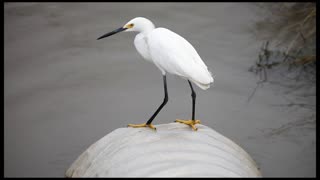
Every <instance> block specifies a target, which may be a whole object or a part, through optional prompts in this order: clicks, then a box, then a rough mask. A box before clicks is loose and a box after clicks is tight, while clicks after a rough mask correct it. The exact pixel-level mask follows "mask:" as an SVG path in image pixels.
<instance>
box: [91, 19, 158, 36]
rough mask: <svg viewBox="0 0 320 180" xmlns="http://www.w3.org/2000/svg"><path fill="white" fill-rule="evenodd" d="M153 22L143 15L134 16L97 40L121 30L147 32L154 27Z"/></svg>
mask: <svg viewBox="0 0 320 180" xmlns="http://www.w3.org/2000/svg"><path fill="white" fill-rule="evenodd" d="M154 28H155V26H154V24H153V23H152V22H151V21H150V20H149V19H147V18H144V17H136V18H134V19H132V20H130V21H129V22H127V23H126V24H125V25H124V26H122V27H120V28H118V29H116V30H114V31H111V32H109V33H107V34H104V35H103V36H101V37H99V38H98V39H97V40H99V39H102V38H105V37H108V36H111V35H114V34H117V33H119V32H122V31H135V32H148V31H150V30H152V29H154Z"/></svg>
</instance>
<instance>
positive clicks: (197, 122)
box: [175, 119, 201, 131]
mask: <svg viewBox="0 0 320 180" xmlns="http://www.w3.org/2000/svg"><path fill="white" fill-rule="evenodd" d="M175 122H179V123H183V124H186V125H189V126H190V127H191V128H192V129H193V130H194V131H197V130H198V128H196V126H195V125H196V124H200V123H201V121H200V120H182V119H176V120H175Z"/></svg>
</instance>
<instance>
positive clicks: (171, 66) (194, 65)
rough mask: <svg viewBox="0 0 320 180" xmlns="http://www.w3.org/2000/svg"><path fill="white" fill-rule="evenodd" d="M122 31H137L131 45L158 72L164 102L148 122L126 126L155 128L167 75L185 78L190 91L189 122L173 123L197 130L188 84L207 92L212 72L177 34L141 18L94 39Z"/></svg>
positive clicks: (194, 99) (194, 95)
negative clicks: (161, 83)
mask: <svg viewBox="0 0 320 180" xmlns="http://www.w3.org/2000/svg"><path fill="white" fill-rule="evenodd" d="M122 31H135V32H138V34H137V35H136V37H135V39H134V45H135V47H136V49H137V51H138V52H139V53H140V54H141V56H142V57H143V58H144V59H145V60H147V61H151V62H153V63H154V64H155V65H156V66H157V67H158V68H159V69H160V71H161V73H162V76H163V84H164V100H163V102H162V104H161V105H160V106H159V107H158V109H157V110H156V111H155V112H154V114H153V115H152V116H151V117H150V119H149V120H148V121H147V122H146V123H144V124H129V125H128V126H129V127H150V128H152V129H155V127H154V126H153V125H152V124H151V122H152V121H153V119H154V118H155V117H156V116H157V114H158V113H159V112H160V110H161V109H162V108H163V106H164V105H165V104H166V103H167V102H168V91H167V80H166V73H170V74H175V75H178V76H180V77H182V78H184V79H186V80H187V81H188V83H189V86H190V88H191V92H192V93H191V97H192V119H191V120H181V119H177V120H176V121H175V122H179V123H184V124H187V125H189V126H191V128H192V129H193V130H195V131H196V130H197V128H196V127H195V125H196V124H199V123H200V120H195V102H196V93H195V91H194V89H193V87H192V84H191V82H193V83H194V84H196V85H197V86H199V87H200V88H201V89H203V90H206V89H208V88H209V87H210V84H211V83H213V78H212V75H211V72H210V71H209V70H208V68H207V66H206V65H205V64H204V62H203V61H202V59H201V58H200V56H199V54H198V53H197V51H196V50H195V49H194V47H193V46H192V45H191V44H190V43H189V42H188V41H187V40H185V39H184V38H183V37H181V36H180V35H178V34H176V33H174V32H172V31H170V30H168V29H166V28H155V26H154V24H153V23H152V22H151V21H150V20H148V19H146V18H143V17H136V18H134V19H132V20H130V21H129V22H128V23H126V24H125V25H124V26H122V27H120V28H118V29H116V30H114V31H112V32H109V33H107V34H105V35H103V36H101V37H99V38H98V39H97V40H99V39H102V38H105V37H108V36H111V35H114V34H116V33H119V32H122Z"/></svg>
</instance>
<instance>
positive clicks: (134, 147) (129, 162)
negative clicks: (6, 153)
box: [66, 123, 261, 177]
mask: <svg viewBox="0 0 320 180" xmlns="http://www.w3.org/2000/svg"><path fill="white" fill-rule="evenodd" d="M196 126H197V127H198V131H193V130H192V129H191V128H190V127H189V126H187V125H184V124H180V123H170V124H161V125H155V127H156V128H157V131H154V130H152V129H150V128H131V127H130V128H119V129H116V130H114V131H113V132H111V133H109V134H108V135H106V136H104V137H103V138H101V139H100V140H98V141H97V142H95V143H94V144H92V145H91V146H90V147H89V148H88V149H87V150H86V151H85V152H83V153H82V154H81V155H80V156H79V157H78V159H77V160H76V161H75V162H74V163H73V164H72V165H71V167H70V168H69V169H68V170H67V172H66V176H67V177H261V174H260V172H259V170H258V168H257V166H256V164H255V162H254V161H253V160H252V158H251V157H250V156H249V155H248V154H247V153H246V152H245V151H244V150H243V149H242V148H241V147H240V146H238V145H237V144H235V143H234V142H233V141H231V140H230V139H228V138H226V137H224V136H223V135H221V134H219V133H218V132H216V131H214V130H213V129H211V128H209V127H207V126H204V125H201V124H198V125H196Z"/></svg>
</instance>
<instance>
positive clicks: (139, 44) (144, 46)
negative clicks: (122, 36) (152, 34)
mask: <svg viewBox="0 0 320 180" xmlns="http://www.w3.org/2000/svg"><path fill="white" fill-rule="evenodd" d="M134 45H135V47H136V49H137V51H138V52H139V54H140V55H141V56H142V57H143V58H144V59H145V60H148V61H151V56H150V51H149V46H148V41H147V37H146V36H144V35H143V34H138V35H137V36H136V37H135V39H134Z"/></svg>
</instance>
